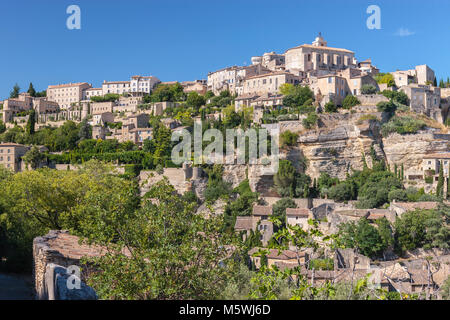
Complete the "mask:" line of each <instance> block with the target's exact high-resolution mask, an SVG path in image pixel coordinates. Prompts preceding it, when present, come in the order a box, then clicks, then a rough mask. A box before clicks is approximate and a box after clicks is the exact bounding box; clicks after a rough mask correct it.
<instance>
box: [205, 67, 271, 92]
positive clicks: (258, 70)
mask: <svg viewBox="0 0 450 320" xmlns="http://www.w3.org/2000/svg"><path fill="white" fill-rule="evenodd" d="M270 72H271V70H269V69H267V68H265V67H263V66H262V65H260V64H256V65H251V66H246V67H238V66H233V67H228V68H224V69H220V70H217V71H214V72H210V73H208V81H207V84H208V90H211V91H212V92H213V93H214V94H215V95H218V94H219V93H220V92H221V91H225V90H229V91H230V93H231V94H238V95H240V94H242V93H243V89H244V88H243V82H244V80H245V79H246V78H248V77H252V76H257V75H261V74H266V73H270Z"/></svg>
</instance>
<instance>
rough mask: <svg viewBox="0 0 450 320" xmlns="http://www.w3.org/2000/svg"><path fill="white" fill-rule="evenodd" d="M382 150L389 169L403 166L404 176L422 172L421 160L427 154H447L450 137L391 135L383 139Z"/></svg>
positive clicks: (432, 134)
mask: <svg viewBox="0 0 450 320" xmlns="http://www.w3.org/2000/svg"><path fill="white" fill-rule="evenodd" d="M383 149H384V153H385V154H386V158H387V161H388V163H389V164H390V165H391V168H393V166H394V165H395V164H398V165H400V164H403V166H404V168H405V173H406V174H408V173H409V174H415V173H417V172H422V170H421V166H422V159H423V157H424V156H425V155H427V154H429V153H438V152H448V151H449V150H450V135H448V134H434V133H427V132H424V133H418V134H407V135H400V134H397V133H394V134H391V135H389V136H388V137H386V138H383Z"/></svg>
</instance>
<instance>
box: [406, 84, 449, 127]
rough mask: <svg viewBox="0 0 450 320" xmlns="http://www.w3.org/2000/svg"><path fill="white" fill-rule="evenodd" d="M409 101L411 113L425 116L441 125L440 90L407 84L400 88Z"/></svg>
mask: <svg viewBox="0 0 450 320" xmlns="http://www.w3.org/2000/svg"><path fill="white" fill-rule="evenodd" d="M400 90H401V91H403V92H404V93H406V95H407V96H408V99H409V104H410V108H411V111H414V112H416V113H421V114H425V115H427V116H428V117H430V118H433V119H435V120H436V121H438V122H440V123H443V121H444V119H443V114H442V109H441V108H440V106H441V89H440V88H437V87H433V86H428V85H421V84H409V85H407V86H403V87H401V88H400Z"/></svg>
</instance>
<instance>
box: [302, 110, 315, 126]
mask: <svg viewBox="0 0 450 320" xmlns="http://www.w3.org/2000/svg"><path fill="white" fill-rule="evenodd" d="M317 120H319V116H318V115H317V114H315V113H314V112H311V113H308V116H307V117H306V118H305V119H303V120H302V124H303V126H304V127H305V128H306V129H311V128H312V127H313V126H315V125H316V124H317Z"/></svg>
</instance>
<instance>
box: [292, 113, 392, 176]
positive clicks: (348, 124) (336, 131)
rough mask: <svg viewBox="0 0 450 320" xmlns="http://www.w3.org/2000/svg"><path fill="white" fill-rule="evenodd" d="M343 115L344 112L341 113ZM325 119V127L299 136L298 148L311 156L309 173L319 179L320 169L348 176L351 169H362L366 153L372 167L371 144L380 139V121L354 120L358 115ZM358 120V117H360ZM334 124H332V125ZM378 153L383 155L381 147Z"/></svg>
mask: <svg viewBox="0 0 450 320" xmlns="http://www.w3.org/2000/svg"><path fill="white" fill-rule="evenodd" d="M341 116H343V115H341ZM337 117H338V116H336V119H334V121H332V119H326V120H325V121H323V123H322V129H319V130H317V131H309V132H307V133H305V134H304V135H302V136H300V137H299V140H298V141H299V144H298V147H299V148H300V149H301V150H302V152H303V155H304V156H305V157H306V158H307V159H308V166H307V170H306V173H307V174H308V175H309V176H311V177H312V178H318V177H319V176H320V173H321V172H327V173H328V174H330V175H331V176H333V177H338V178H339V179H345V178H346V175H347V173H350V172H351V169H355V170H361V169H362V168H363V160H362V156H363V154H364V155H366V157H365V158H366V162H367V164H368V165H369V166H370V165H371V164H372V159H371V157H370V156H368V155H370V150H371V146H372V145H374V147H375V146H376V145H379V144H380V142H381V136H380V125H379V123H378V122H377V121H373V120H363V121H360V122H358V121H354V120H355V118H356V117H350V116H345V117H340V118H337ZM358 119H359V118H358ZM331 123H333V126H331ZM375 151H376V153H377V156H378V157H380V158H384V154H383V152H382V148H381V147H375Z"/></svg>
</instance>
